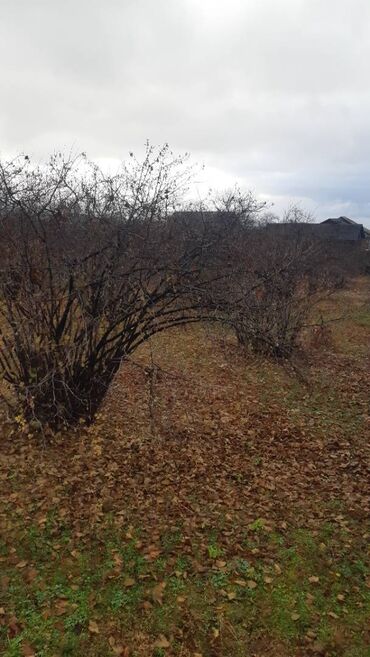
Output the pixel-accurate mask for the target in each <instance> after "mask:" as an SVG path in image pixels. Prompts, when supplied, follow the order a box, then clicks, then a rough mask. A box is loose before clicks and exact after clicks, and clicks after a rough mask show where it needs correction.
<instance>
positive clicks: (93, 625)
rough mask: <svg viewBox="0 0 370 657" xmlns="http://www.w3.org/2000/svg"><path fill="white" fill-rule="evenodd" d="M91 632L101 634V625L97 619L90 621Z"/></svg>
mask: <svg viewBox="0 0 370 657" xmlns="http://www.w3.org/2000/svg"><path fill="white" fill-rule="evenodd" d="M89 632H91V634H99V633H100V630H99V625H98V624H97V622H96V621H94V620H91V621H90V622H89Z"/></svg>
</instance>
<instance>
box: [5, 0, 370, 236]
mask: <svg viewBox="0 0 370 657" xmlns="http://www.w3.org/2000/svg"><path fill="white" fill-rule="evenodd" d="M369 61H370V3H369V2H368V0H325V2H324V1H323V0H279V1H277V0H227V1H226V0H202V2H200V0H176V2H174V1H173V0H155V1H154V0H105V1H104V2H103V1H102V0H99V1H98V0H89V1H88V0H73V1H72V0H53V2H51V1H50V0H32V1H31V0H2V2H1V4H0V89H1V99H0V100H1V102H0V151H1V152H2V153H3V154H7V153H15V152H17V151H19V150H22V151H28V152H30V153H32V154H34V155H35V156H36V157H37V158H41V157H44V156H45V155H46V154H48V153H49V152H50V151H52V150H54V149H55V148H58V149H59V148H65V149H67V150H69V149H70V148H74V149H75V150H86V151H87V152H88V154H89V155H90V156H91V157H94V158H101V159H104V158H112V157H113V158H122V157H124V156H125V155H126V153H127V152H128V150H131V149H134V150H140V148H142V145H143V143H144V141H145V139H146V138H149V139H150V140H151V141H153V142H154V143H162V142H164V141H169V143H170V144H171V146H172V147H173V148H174V149H175V150H179V151H184V150H189V151H191V153H192V155H193V157H194V159H195V160H197V161H200V162H205V163H206V164H208V165H209V167H210V172H211V173H210V177H209V182H210V183H212V172H215V171H217V172H218V173H217V176H216V177H217V180H220V181H222V180H223V179H224V180H225V181H229V180H230V178H231V177H235V178H236V179H238V180H239V181H241V183H242V184H245V186H247V187H250V186H251V187H253V188H254V189H255V190H256V192H258V193H260V194H261V195H264V196H265V197H266V198H271V199H274V200H275V201H276V203H277V205H279V206H280V204H282V203H283V202H288V200H289V198H294V199H301V200H302V203H305V204H307V205H309V206H310V208H312V209H314V210H315V212H316V213H317V216H318V217H319V218H321V217H325V216H326V214H327V213H328V212H331V209H332V210H333V212H334V211H335V209H339V208H347V210H346V213H347V214H351V215H352V216H354V218H355V217H358V218H361V219H363V220H364V221H365V223H367V224H369V223H370V206H369V203H370V194H369V193H368V177H369V176H368V172H369V164H370V125H369V121H370V120H369V117H370V92H369V91H368V89H369V83H370V69H369V66H368V62H369Z"/></svg>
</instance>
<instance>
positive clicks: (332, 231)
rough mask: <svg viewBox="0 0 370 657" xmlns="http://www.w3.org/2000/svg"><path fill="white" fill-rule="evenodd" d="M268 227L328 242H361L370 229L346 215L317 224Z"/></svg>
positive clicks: (367, 235)
mask: <svg viewBox="0 0 370 657" xmlns="http://www.w3.org/2000/svg"><path fill="white" fill-rule="evenodd" d="M269 228H270V229H273V230H275V231H277V232H278V233H279V234H280V235H285V236H293V235H301V236H303V235H304V236H306V237H311V238H315V239H319V240H326V241H330V242H338V241H339V242H352V243H355V242H357V243H358V242H361V241H362V240H365V239H366V240H367V239H370V230H368V229H367V228H364V226H363V225H362V224H358V223H357V222H356V221H353V220H352V219H348V218H347V217H338V218H330V219H325V221H322V222H321V223H319V224H314V223H313V224H309V223H299V222H297V223H294V222H292V223H289V222H288V223H276V224H269Z"/></svg>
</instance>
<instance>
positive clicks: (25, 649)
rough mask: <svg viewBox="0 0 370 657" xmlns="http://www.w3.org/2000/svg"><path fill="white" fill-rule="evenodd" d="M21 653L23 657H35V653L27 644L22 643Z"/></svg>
mask: <svg viewBox="0 0 370 657" xmlns="http://www.w3.org/2000/svg"><path fill="white" fill-rule="evenodd" d="M21 652H22V655H24V657H35V654H36V653H35V651H34V649H33V648H32V646H30V644H29V643H22V647H21Z"/></svg>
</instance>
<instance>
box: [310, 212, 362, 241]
mask: <svg viewBox="0 0 370 657" xmlns="http://www.w3.org/2000/svg"><path fill="white" fill-rule="evenodd" d="M322 224H331V225H334V226H336V227H339V226H360V227H361V228H362V233H363V234H362V236H361V238H362V239H363V238H367V239H369V238H370V230H369V229H368V228H365V227H364V226H363V225H362V224H359V223H358V222H357V221H354V220H353V219H349V217H343V216H341V217H330V218H329V219H325V221H322V222H321V225H322Z"/></svg>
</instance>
